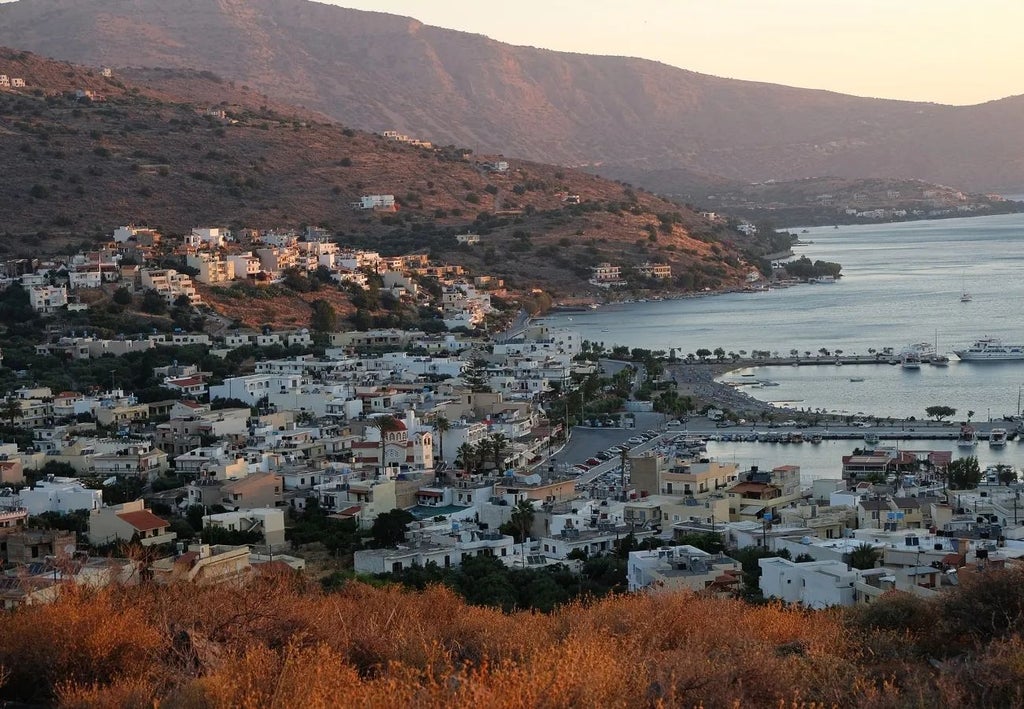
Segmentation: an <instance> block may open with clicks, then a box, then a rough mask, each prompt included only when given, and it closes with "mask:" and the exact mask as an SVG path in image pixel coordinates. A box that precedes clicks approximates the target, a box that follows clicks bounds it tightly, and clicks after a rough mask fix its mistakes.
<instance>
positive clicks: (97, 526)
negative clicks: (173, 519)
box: [89, 500, 177, 546]
mask: <svg viewBox="0 0 1024 709" xmlns="http://www.w3.org/2000/svg"><path fill="white" fill-rule="evenodd" d="M136 537H137V538H138V540H139V542H140V543H141V544H142V545H143V546H152V545H154V544H168V543H170V542H173V541H174V539H175V538H176V537H177V534H175V533H174V532H172V531H170V523H169V522H167V521H166V520H163V519H161V518H159V517H157V516H156V515H155V514H153V513H152V512H151V511H150V510H147V509H146V508H145V506H144V503H143V502H142V500H135V501H134V502H125V503H124V504H121V505H114V506H112V507H101V508H100V509H98V510H91V511H90V512H89V543H90V544H94V545H100V544H110V543H111V542H115V541H123V542H127V541H131V540H132V539H133V538H136Z"/></svg>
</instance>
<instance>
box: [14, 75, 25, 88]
mask: <svg viewBox="0 0 1024 709" xmlns="http://www.w3.org/2000/svg"><path fill="white" fill-rule="evenodd" d="M11 88H12V89H23V88H25V80H24V79H19V78H18V77H16V76H12V77H11Z"/></svg>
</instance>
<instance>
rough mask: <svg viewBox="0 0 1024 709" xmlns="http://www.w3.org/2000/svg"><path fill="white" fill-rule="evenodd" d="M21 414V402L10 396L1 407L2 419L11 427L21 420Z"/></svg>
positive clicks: (0, 416) (0, 415)
mask: <svg viewBox="0 0 1024 709" xmlns="http://www.w3.org/2000/svg"><path fill="white" fill-rule="evenodd" d="M21 412H22V408H21V402H20V401H18V400H17V399H15V398H13V397H10V396H9V397H7V398H6V399H4V403H3V406H0V418H3V419H4V420H5V421H7V422H8V423H9V424H10V425H11V426H13V425H14V422H15V421H16V420H17V419H19V418H21Z"/></svg>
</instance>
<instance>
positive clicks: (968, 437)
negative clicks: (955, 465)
mask: <svg viewBox="0 0 1024 709" xmlns="http://www.w3.org/2000/svg"><path fill="white" fill-rule="evenodd" d="M956 445H957V447H958V448H974V447H975V446H976V445H978V434H977V432H976V431H975V430H974V428H972V427H971V426H968V425H967V424H964V425H963V426H961V427H960V435H959V436H957V439H956Z"/></svg>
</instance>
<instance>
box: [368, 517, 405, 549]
mask: <svg viewBox="0 0 1024 709" xmlns="http://www.w3.org/2000/svg"><path fill="white" fill-rule="evenodd" d="M415 520H416V518H415V517H413V516H412V513H410V512H408V511H406V510H400V509H397V508H396V509H393V510H391V511H390V512H383V513H381V514H379V515H377V519H375V520H373V526H372V527H370V536H371V537H373V541H374V542H375V543H376V544H377V546H381V547H393V546H397V545H399V544H401V543H402V542H404V541H405V530H406V527H407V526H408V525H409V523H410V522H414V521H415Z"/></svg>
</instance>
